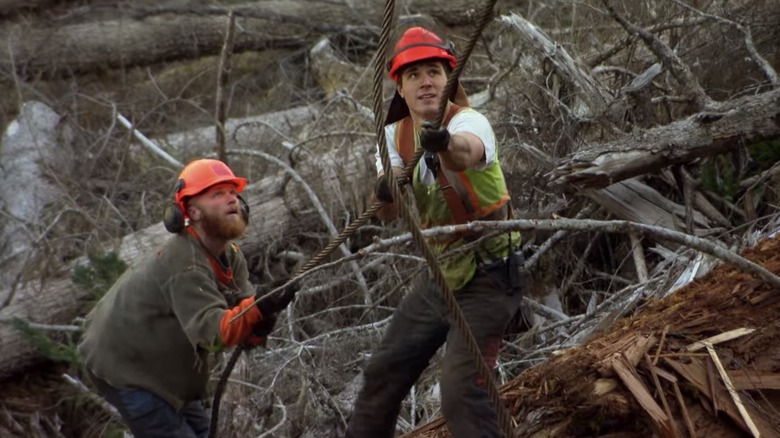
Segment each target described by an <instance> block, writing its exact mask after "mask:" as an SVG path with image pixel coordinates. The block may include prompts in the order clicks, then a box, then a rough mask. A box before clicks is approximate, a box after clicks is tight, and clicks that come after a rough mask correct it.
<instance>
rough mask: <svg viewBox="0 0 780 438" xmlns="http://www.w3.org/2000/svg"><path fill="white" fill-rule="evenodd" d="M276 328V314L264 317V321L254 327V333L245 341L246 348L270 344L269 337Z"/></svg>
mask: <svg viewBox="0 0 780 438" xmlns="http://www.w3.org/2000/svg"><path fill="white" fill-rule="evenodd" d="M274 326H276V314H275V313H271V314H269V315H263V319H262V320H261V321H260V322H258V323H257V324H255V325H253V326H252V333H250V334H249V335H248V336H247V337H246V338H245V339H244V341H243V342H244V346H245V347H247V348H253V347H257V346H258V345H263V346H265V344H266V343H267V342H268V335H269V334H270V333H271V332H272V331H274Z"/></svg>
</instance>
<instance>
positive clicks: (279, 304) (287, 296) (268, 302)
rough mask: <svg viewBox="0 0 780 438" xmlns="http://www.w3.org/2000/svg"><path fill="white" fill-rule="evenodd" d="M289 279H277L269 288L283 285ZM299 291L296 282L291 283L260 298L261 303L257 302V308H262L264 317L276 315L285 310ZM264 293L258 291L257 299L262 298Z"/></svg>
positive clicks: (261, 312)
mask: <svg viewBox="0 0 780 438" xmlns="http://www.w3.org/2000/svg"><path fill="white" fill-rule="evenodd" d="M287 280H288V279H284V280H277V281H275V282H273V283H271V284H270V285H269V286H268V287H269V288H270V289H269V290H273V289H276V288H277V287H279V286H281V285H282V284H284V283H286V282H287ZM297 292H298V288H297V287H295V284H291V285H290V286H287V287H285V288H284V289H282V290H281V291H279V292H276V293H275V294H273V295H271V296H269V297H266V298H263V299H261V300H260V302H259V303H257V308H258V309H260V314H261V315H263V319H265V318H266V317H268V316H270V315H274V314H276V313H278V312H279V311H281V310H284V308H286V307H287V305H288V304H290V302H291V301H292V300H293V299H295V294H296V293H297ZM263 295H264V294H263V293H262V292H258V293H257V299H260V297H262V296H263Z"/></svg>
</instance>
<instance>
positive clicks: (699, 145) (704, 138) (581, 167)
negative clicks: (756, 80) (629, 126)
mask: <svg viewBox="0 0 780 438" xmlns="http://www.w3.org/2000/svg"><path fill="white" fill-rule="evenodd" d="M779 119H780V89H778V90H773V91H769V92H766V93H762V94H758V95H752V96H746V97H742V98H739V99H734V100H731V101H727V102H722V103H721V104H720V106H719V109H718V111H717V112H709V111H708V112H700V113H696V114H693V115H691V116H689V117H687V118H685V119H681V120H678V121H675V122H672V123H670V124H668V125H664V126H659V127H655V128H651V129H646V130H640V131H635V132H632V133H631V134H628V135H626V136H624V137H622V138H620V139H618V140H615V141H611V142H608V143H606V144H602V145H600V146H595V147H593V148H589V149H587V150H581V151H578V152H575V153H573V154H571V155H569V157H568V158H567V159H566V160H565V162H564V163H563V164H561V165H559V166H558V167H557V168H556V169H554V170H553V171H552V172H550V173H548V178H549V182H550V184H551V185H553V186H555V187H558V188H560V189H571V188H577V189H588V188H603V187H606V186H609V185H611V184H614V183H616V182H620V181H623V180H626V179H629V178H633V177H635V176H639V175H643V174H646V173H651V172H657V171H660V170H661V169H663V168H664V167H666V166H670V165H672V164H685V163H690V162H692V161H694V160H698V159H702V158H706V157H711V156H714V155H718V154H722V153H724V152H727V151H730V150H734V149H736V148H739V147H744V145H745V144H751V143H755V142H758V141H762V140H767V139H774V138H777V137H778V136H780V122H778V120H779Z"/></svg>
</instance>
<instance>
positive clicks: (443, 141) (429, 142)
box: [420, 122, 450, 153]
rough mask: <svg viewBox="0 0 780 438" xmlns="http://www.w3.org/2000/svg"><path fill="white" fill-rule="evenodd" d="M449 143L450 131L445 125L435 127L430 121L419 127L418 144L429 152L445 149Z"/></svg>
mask: <svg viewBox="0 0 780 438" xmlns="http://www.w3.org/2000/svg"><path fill="white" fill-rule="evenodd" d="M449 145H450V132H449V131H447V128H445V127H441V126H440V127H438V128H435V127H434V126H433V123H431V122H423V124H422V126H421V127H420V146H422V148H423V149H425V150H426V151H428V152H430V153H436V152H442V151H446V150H447V148H448V147H449Z"/></svg>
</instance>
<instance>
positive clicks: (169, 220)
mask: <svg viewBox="0 0 780 438" xmlns="http://www.w3.org/2000/svg"><path fill="white" fill-rule="evenodd" d="M184 184H185V183H184V180H183V179H181V178H180V179H178V180H177V181H176V184H175V185H174V186H173V194H171V197H170V198H169V199H168V202H166V203H165V208H164V209H163V225H165V229H166V230H168V232H169V233H174V234H179V233H181V232H182V231H184V225H185V221H184V211H183V208H184V207H183V206H182V205H179V203H177V202H176V200H175V199H176V194H177V193H179V192H180V191H181V190H182V189H183V188H184Z"/></svg>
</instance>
